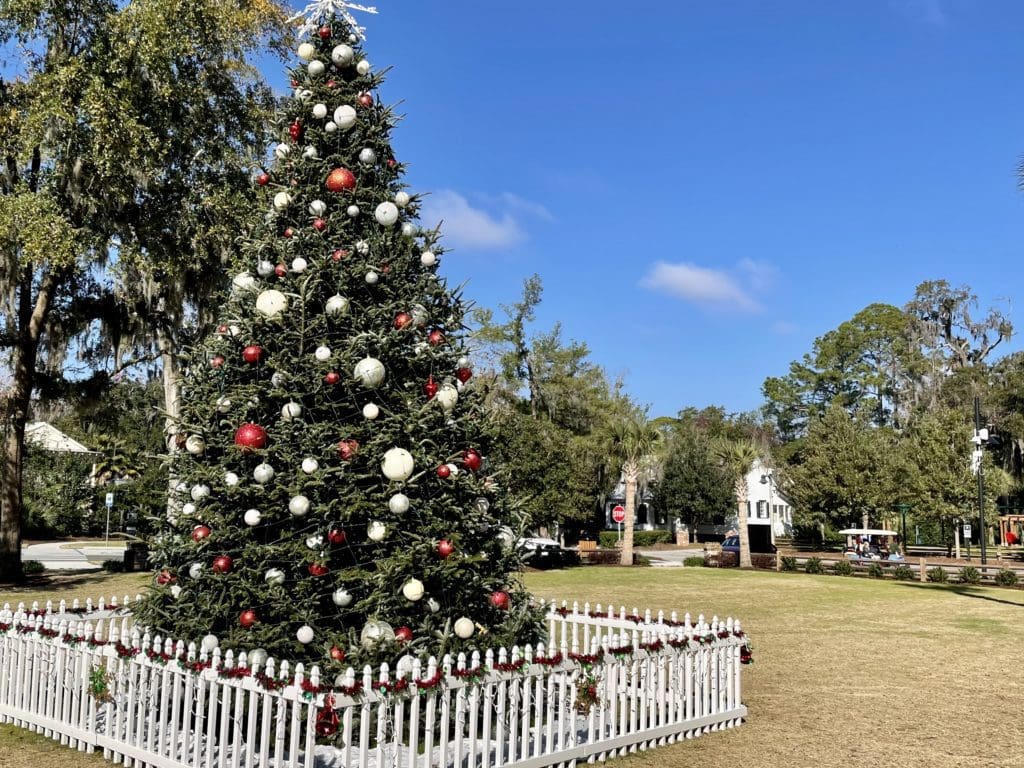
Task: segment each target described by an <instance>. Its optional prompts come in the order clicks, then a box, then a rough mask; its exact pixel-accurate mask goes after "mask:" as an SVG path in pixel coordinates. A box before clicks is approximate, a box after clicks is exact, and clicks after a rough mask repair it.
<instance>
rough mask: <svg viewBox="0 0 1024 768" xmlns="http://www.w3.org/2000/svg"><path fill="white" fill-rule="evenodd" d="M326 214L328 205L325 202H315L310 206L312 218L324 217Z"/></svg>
mask: <svg viewBox="0 0 1024 768" xmlns="http://www.w3.org/2000/svg"><path fill="white" fill-rule="evenodd" d="M325 213H327V203H325V202H324V201H323V200H314V201H313V202H312V203H310V204H309V215H310V216H323V215H324V214H325Z"/></svg>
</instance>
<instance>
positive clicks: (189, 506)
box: [181, 501, 197, 517]
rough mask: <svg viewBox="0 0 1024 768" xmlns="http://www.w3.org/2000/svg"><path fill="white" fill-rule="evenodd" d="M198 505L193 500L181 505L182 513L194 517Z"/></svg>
mask: <svg viewBox="0 0 1024 768" xmlns="http://www.w3.org/2000/svg"><path fill="white" fill-rule="evenodd" d="M196 510H197V507H196V505H195V504H193V503H192V502H191V501H189V502H186V503H185V504H182V505H181V514H183V515H184V516H185V517H192V515H194V514H195V513H196Z"/></svg>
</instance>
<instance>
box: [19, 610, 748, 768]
mask: <svg viewBox="0 0 1024 768" xmlns="http://www.w3.org/2000/svg"><path fill="white" fill-rule="evenodd" d="M130 602H131V601H130V600H129V599H128V598H127V597H126V598H124V599H123V600H122V601H120V603H119V602H118V601H117V600H111V601H102V600H101V601H98V602H97V603H96V604H92V603H91V602H90V603H88V604H87V605H85V606H80V605H78V604H77V602H76V603H75V604H73V605H72V606H71V607H70V608H69V607H68V606H67V605H66V604H65V603H63V602H62V603H61V604H60V605H58V606H54V605H52V604H49V603H48V604H47V605H46V606H45V607H40V606H38V605H33V606H32V607H30V608H26V606H24V605H19V606H18V608H17V610H13V611H12V610H11V608H10V607H9V606H4V609H3V610H2V611H0V722H8V723H14V724H15V725H18V726H21V727H24V728H27V729H30V730H32V731H36V732H38V733H41V734H43V735H45V736H47V737H49V738H52V739H54V740H57V741H60V742H61V743H62V744H66V745H68V746H69V747H72V748H75V749H78V750H80V751H85V752H93V751H95V750H102V751H103V754H104V756H105V757H106V758H107V759H109V760H112V761H114V762H119V763H123V764H125V765H135V766H147V767H148V766H153V767H154V768H185V767H186V766H188V767H193V768H199V767H200V766H203V767H204V768H214V766H216V767H217V768H229V767H230V768H242V767H243V766H244V767H245V768H256V767H259V768H299V767H300V766H301V767H302V768H314V767H315V766H331V767H332V768H334V767H336V766H337V767H340V766H344V768H385V766H388V767H389V768H432V767H433V766H437V767H438V768H447V767H449V766H451V767H453V768H463V767H464V768H477V767H479V768H486V767H489V766H509V767H510V768H512V767H521V768H541V767H542V766H548V765H556V764H565V765H574V764H575V763H576V762H577V761H581V760H586V761H588V762H593V761H595V760H604V759H606V758H608V757H612V756H615V755H620V754H624V753H626V752H631V751H636V750H637V749H647V748H650V747H654V746H657V745H661V744H666V743H671V742H675V741H677V740H680V739H683V738H692V737H695V736H698V735H700V734H702V733H704V732H707V731H710V730H718V729H720V728H729V727H733V726H736V725H738V724H739V723H740V722H741V720H742V718H743V717H744V715H745V714H746V708H745V707H744V706H743V704H742V701H741V693H742V689H741V685H740V670H741V665H742V664H743V663H744V662H746V661H749V658H750V656H749V647H748V646H747V641H746V638H745V636H744V634H743V632H742V630H741V629H740V625H739V622H734V621H732V620H728V621H725V622H719V621H718V620H717V618H715V619H712V620H711V621H710V622H706V621H705V620H704V618H703V617H699V618H698V619H697V621H696V622H691V620H690V617H689V615H687V616H685V617H684V618H683V619H682V620H678V619H677V618H676V616H675V615H674V614H673V615H672V616H670V617H666V616H664V615H663V614H658V615H657V616H652V615H651V614H650V613H646V614H644V615H640V614H638V613H637V612H636V611H634V612H633V613H631V614H627V613H626V611H625V610H624V609H620V610H619V611H618V612H615V611H612V610H611V609H608V610H604V611H603V610H602V609H601V608H600V606H597V607H596V608H595V610H593V611H591V610H590V608H589V606H583V607H580V606H578V605H574V606H568V605H565V604H563V605H561V606H556V605H554V604H552V605H550V606H548V611H547V618H546V623H547V627H548V630H549V638H550V641H551V642H550V643H549V645H548V646H547V647H545V646H544V645H538V646H537V647H536V648H531V647H529V646H527V647H525V648H512V649H511V650H506V649H497V650H493V649H491V650H487V651H485V652H483V653H480V652H474V653H472V654H471V655H469V656H467V655H465V654H459V655H458V656H457V657H455V658H453V657H451V656H445V657H444V658H442V659H440V660H437V659H434V658H430V659H427V660H425V661H423V660H420V659H415V658H412V657H404V658H402V659H401V660H400V661H399V662H398V663H397V664H396V665H395V668H394V669H391V668H389V667H388V665H382V666H381V667H380V668H379V669H377V670H372V669H371V668H370V667H366V668H364V669H363V670H362V671H361V672H358V671H356V670H354V669H349V670H348V671H347V672H346V673H345V674H343V675H339V676H338V678H336V679H335V680H333V681H323V680H321V678H320V671H319V669H318V668H317V667H316V666H313V667H312V668H310V669H309V670H308V673H307V670H306V669H304V668H303V666H302V665H301V664H296V665H295V666H294V667H292V666H290V665H289V664H288V662H287V661H284V662H280V663H278V662H276V661H274V660H273V659H267V660H265V661H264V660H262V659H257V660H256V661H257V662H258V663H254V664H250V660H249V659H247V658H246V655H245V654H244V653H240V654H238V655H235V654H234V653H232V652H231V651H230V650H228V651H226V652H223V653H222V652H221V650H220V649H214V650H213V651H212V652H210V653H207V652H206V651H204V650H202V649H200V648H197V647H196V645H195V644H194V643H192V644H185V643H183V642H181V641H172V640H170V639H164V638H160V637H158V636H151V635H150V633H149V632H147V631H146V630H145V628H143V627H138V626H132V623H131V615H130Z"/></svg>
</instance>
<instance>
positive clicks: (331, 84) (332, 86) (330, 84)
mask: <svg viewBox="0 0 1024 768" xmlns="http://www.w3.org/2000/svg"><path fill="white" fill-rule="evenodd" d="M337 86H338V84H337V83H336V82H334V81H333V80H328V81H327V87H328V88H336V87H337Z"/></svg>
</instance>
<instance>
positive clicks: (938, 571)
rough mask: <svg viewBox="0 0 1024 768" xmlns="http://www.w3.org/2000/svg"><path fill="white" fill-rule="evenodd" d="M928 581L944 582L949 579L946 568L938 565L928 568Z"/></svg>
mask: <svg viewBox="0 0 1024 768" xmlns="http://www.w3.org/2000/svg"><path fill="white" fill-rule="evenodd" d="M927 577H928V581H933V582H935V583H936V584H945V583H946V582H947V581H949V576H947V575H946V569H945V568H941V567H939V566H935V567H934V568H929V569H928V575H927Z"/></svg>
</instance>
